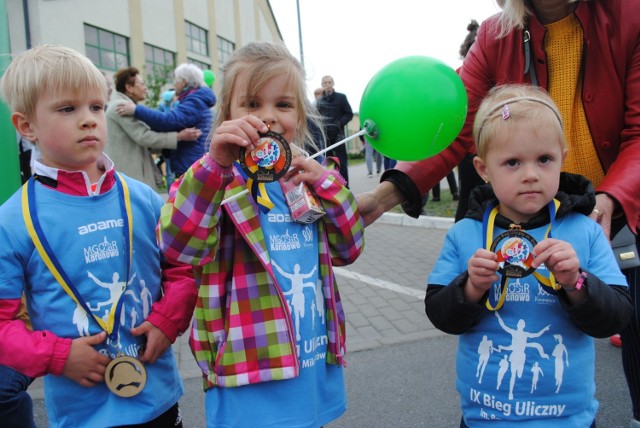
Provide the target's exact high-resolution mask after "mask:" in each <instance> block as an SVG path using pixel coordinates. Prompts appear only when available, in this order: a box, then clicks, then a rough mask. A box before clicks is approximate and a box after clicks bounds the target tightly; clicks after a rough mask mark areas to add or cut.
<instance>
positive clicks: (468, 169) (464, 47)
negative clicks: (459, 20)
mask: <svg viewBox="0 0 640 428" xmlns="http://www.w3.org/2000/svg"><path fill="white" fill-rule="evenodd" d="M478 27H480V24H478V21H476V20H475V19H472V20H471V22H469V24H468V25H467V35H466V36H465V37H464V40H463V41H462V44H461V45H460V50H459V51H458V53H459V54H460V59H462V60H464V59H465V58H466V56H467V52H469V49H471V46H472V45H473V43H474V42H475V41H476V34H477V32H478ZM456 71H457V72H458V73H459V72H460V68H458V70H456ZM458 175H459V176H460V177H462V176H465V177H467V176H469V175H471V176H472V177H475V176H476V171H475V169H474V168H473V156H469V155H467V156H465V157H464V158H463V159H462V160H461V161H460V163H459V164H458ZM459 180H460V182H462V181H463V180H462V178H459ZM464 182H465V184H466V183H467V182H468V180H467V179H466V178H465V179H464ZM447 183H448V184H449V190H450V191H451V195H452V196H453V200H454V201H457V200H459V199H460V193H461V194H462V198H464V199H465V200H466V199H469V194H470V192H471V189H466V188H465V190H464V191H463V190H462V189H460V193H459V192H458V183H456V178H455V174H454V172H453V171H450V172H449V173H448V174H447ZM431 193H432V194H433V202H438V201H440V182H439V181H438V183H436V185H435V186H433V189H432V190H431ZM461 218H462V213H461V214H460V215H459V216H458V215H456V220H460V219H461Z"/></svg>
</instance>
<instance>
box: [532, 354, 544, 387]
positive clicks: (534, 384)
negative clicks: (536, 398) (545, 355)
mask: <svg viewBox="0 0 640 428" xmlns="http://www.w3.org/2000/svg"><path fill="white" fill-rule="evenodd" d="M531 373H533V376H532V377H531V393H532V394H533V391H535V390H536V388H537V387H538V379H540V376H544V372H543V371H542V368H541V367H540V365H539V364H538V362H537V361H536V362H535V363H533V367H531Z"/></svg>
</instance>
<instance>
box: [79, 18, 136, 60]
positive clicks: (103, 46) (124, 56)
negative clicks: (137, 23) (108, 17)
mask: <svg viewBox="0 0 640 428" xmlns="http://www.w3.org/2000/svg"><path fill="white" fill-rule="evenodd" d="M84 48H85V50H86V54H87V57H88V58H89V59H90V60H91V61H93V63H94V64H95V65H96V67H98V68H100V69H103V70H113V71H115V70H118V69H120V68H123V67H128V66H129V40H128V39H127V38H126V37H124V36H121V35H119V34H116V33H112V32H111V31H107V30H103V29H101V28H98V27H93V26H91V25H87V24H84Z"/></svg>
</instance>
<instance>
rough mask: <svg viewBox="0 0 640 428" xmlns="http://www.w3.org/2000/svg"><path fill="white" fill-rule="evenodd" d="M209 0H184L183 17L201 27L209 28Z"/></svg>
mask: <svg viewBox="0 0 640 428" xmlns="http://www.w3.org/2000/svg"><path fill="white" fill-rule="evenodd" d="M208 8H209V1H207V0H184V19H186V20H187V21H189V22H191V23H192V24H196V25H197V26H199V27H202V28H209V12H208V10H207V9H208Z"/></svg>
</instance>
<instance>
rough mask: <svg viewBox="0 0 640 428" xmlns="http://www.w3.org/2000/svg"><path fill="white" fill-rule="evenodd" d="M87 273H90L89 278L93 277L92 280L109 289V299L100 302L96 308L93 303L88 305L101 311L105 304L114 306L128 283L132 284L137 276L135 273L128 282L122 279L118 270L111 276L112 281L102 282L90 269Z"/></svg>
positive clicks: (94, 309)
mask: <svg viewBox="0 0 640 428" xmlns="http://www.w3.org/2000/svg"><path fill="white" fill-rule="evenodd" d="M87 275H89V278H91V280H92V281H93V282H95V283H96V285H98V286H100V287H102V288H106V289H107V290H109V300H105V301H104V302H98V305H97V306H96V307H95V308H92V307H91V305H88V306H89V309H91V310H92V311H99V310H100V308H102V307H103V306H113V305H114V304H115V303H116V302H117V301H118V299H119V298H120V295H121V294H122V292H123V291H124V290H125V288H127V285H131V283H132V282H133V280H134V279H135V277H136V274H135V273H134V274H133V275H132V276H131V279H130V280H129V282H128V283H126V282H125V281H120V274H119V273H118V272H114V273H113V276H112V277H111V278H112V280H111V282H102V281H101V280H100V279H98V278H96V276H95V275H94V274H92V273H91V272H89V271H87ZM87 303H88V302H87Z"/></svg>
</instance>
